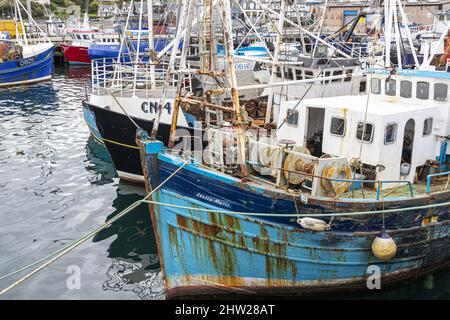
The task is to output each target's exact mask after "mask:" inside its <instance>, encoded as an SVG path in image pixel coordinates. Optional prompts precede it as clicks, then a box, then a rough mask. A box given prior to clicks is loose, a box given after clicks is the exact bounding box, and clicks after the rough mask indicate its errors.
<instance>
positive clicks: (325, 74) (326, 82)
mask: <svg viewBox="0 0 450 320" xmlns="http://www.w3.org/2000/svg"><path fill="white" fill-rule="evenodd" d="M330 75H331V71H325V73H324V74H323V77H324V78H327V77H329V76H330ZM322 83H325V84H328V83H330V80H324V81H322Z"/></svg>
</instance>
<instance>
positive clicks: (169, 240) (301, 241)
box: [142, 141, 450, 297]
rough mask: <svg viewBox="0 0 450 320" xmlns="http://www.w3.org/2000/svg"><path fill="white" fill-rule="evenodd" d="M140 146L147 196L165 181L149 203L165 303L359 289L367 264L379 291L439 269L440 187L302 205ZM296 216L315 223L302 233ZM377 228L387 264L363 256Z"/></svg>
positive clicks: (445, 239)
mask: <svg viewBox="0 0 450 320" xmlns="http://www.w3.org/2000/svg"><path fill="white" fill-rule="evenodd" d="M142 150H144V151H145V157H144V158H143V159H144V163H143V165H144V172H145V173H146V177H147V179H148V180H147V183H148V190H155V189H156V187H157V186H158V185H159V184H161V183H162V182H163V181H165V180H166V179H168V178H169V177H170V176H171V175H173V176H172V177H171V178H170V180H168V181H167V182H166V183H165V184H164V186H163V187H162V188H160V189H158V190H157V191H156V192H155V193H153V202H151V204H152V210H151V214H152V218H153V223H154V230H155V233H156V234H157V241H158V246H159V252H160V255H161V262H162V263H161V265H162V268H163V271H164V273H165V281H166V290H167V292H166V294H167V295H168V297H176V296H186V295H208V294H221V293H222V294H255V293H259V294H276V293H279V294H304V293H308V292H318V291H333V290H343V289H355V288H359V289H361V288H367V279H368V277H369V276H370V275H371V271H370V270H373V269H371V266H375V267H378V268H379V271H380V276H381V279H380V281H381V284H382V285H383V286H384V285H387V284H389V283H391V282H396V281H400V280H404V279H407V278H412V277H417V276H420V275H422V274H425V273H428V272H431V271H433V270H435V269H438V268H442V267H444V266H447V265H448V264H449V258H450V254H449V250H448V248H449V245H450V241H449V231H450V230H449V229H450V227H449V226H450V214H449V210H448V209H449V200H450V194H449V192H448V191H445V192H436V193H431V194H428V195H418V196H416V197H414V198H408V197H406V198H403V199H399V198H393V199H379V200H376V199H361V198H360V199H354V198H351V199H350V198H347V199H346V198H342V199H339V200H334V199H330V198H328V199H327V198H325V197H317V198H315V199H314V198H311V197H309V198H308V203H307V204H305V203H304V202H302V201H301V199H300V196H299V195H297V196H294V195H292V193H289V192H283V191H282V190H277V189H275V188H274V189H272V190H271V189H269V188H267V186H264V185H258V183H246V184H243V183H242V181H241V179H239V178H233V177H230V176H229V175H225V174H223V173H220V172H217V171H215V170H212V169H209V168H204V167H202V166H201V164H198V163H195V162H192V163H191V162H190V161H189V162H190V163H188V164H187V165H186V164H185V163H186V161H184V160H183V159H180V158H179V157H176V156H173V155H170V154H168V153H166V152H165V151H164V150H163V147H162V144H161V143H160V142H155V141H144V142H143V149H142ZM180 168H182V169H180ZM178 170H179V171H178ZM446 174H447V175H448V174H449V173H448V172H446ZM297 197H298V198H297ZM239 209H240V210H239ZM251 209H253V210H251ZM261 215H262V216H261ZM305 217H312V218H315V219H321V220H320V221H322V222H318V221H319V220H318V221H315V220H312V223H311V226H314V224H317V225H318V226H319V228H320V226H325V227H324V228H322V229H320V230H314V227H311V228H308V226H307V225H304V223H306V224H307V223H309V222H310V220H309V219H308V218H305ZM303 219H304V220H305V221H303ZM383 230H387V232H388V233H389V236H390V237H392V238H388V240H391V239H394V241H395V246H396V254H395V257H393V258H391V259H390V260H387V261H385V260H382V259H380V258H377V257H376V256H375V255H374V253H373V245H374V241H375V239H379V237H380V234H383ZM381 238H383V237H381Z"/></svg>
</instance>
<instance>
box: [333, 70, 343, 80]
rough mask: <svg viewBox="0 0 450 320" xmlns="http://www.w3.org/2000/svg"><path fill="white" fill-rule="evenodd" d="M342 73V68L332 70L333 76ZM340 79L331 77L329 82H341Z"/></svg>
mask: <svg viewBox="0 0 450 320" xmlns="http://www.w3.org/2000/svg"><path fill="white" fill-rule="evenodd" d="M342 74H343V72H342V70H337V71H334V72H333V76H341V75H342ZM341 80H342V79H333V80H331V82H341Z"/></svg>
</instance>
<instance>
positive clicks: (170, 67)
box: [150, 1, 189, 140]
mask: <svg viewBox="0 0 450 320" xmlns="http://www.w3.org/2000/svg"><path fill="white" fill-rule="evenodd" d="M178 5H181V4H180V1H179V2H178ZM188 7H189V6H188V4H187V3H186V1H184V2H183V4H182V9H183V10H182V14H181V15H180V16H179V17H180V21H178V22H177V25H178V28H177V32H176V36H175V39H174V40H175V41H174V44H173V46H172V53H171V55H170V60H169V65H168V67H167V72H166V76H165V79H164V87H163V89H162V92H161V99H160V100H159V104H158V112H157V114H156V118H155V122H153V128H152V132H151V135H150V139H152V140H155V139H156V134H157V133H158V128H159V123H160V121H161V114H162V110H163V107H164V104H165V103H166V93H167V87H168V86H169V83H170V82H171V81H170V80H171V77H172V76H173V73H174V65H175V59H176V56H177V52H178V47H179V46H180V40H181V34H182V33H183V31H185V30H184V22H185V20H186V19H185V18H186V17H187V11H188Z"/></svg>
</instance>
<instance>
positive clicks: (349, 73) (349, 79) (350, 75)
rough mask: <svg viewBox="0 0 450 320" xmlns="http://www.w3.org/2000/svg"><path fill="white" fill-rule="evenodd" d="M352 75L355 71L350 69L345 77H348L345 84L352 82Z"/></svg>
mask: <svg viewBox="0 0 450 320" xmlns="http://www.w3.org/2000/svg"><path fill="white" fill-rule="evenodd" d="M352 74H353V70H352V69H348V70H346V71H345V75H346V77H345V78H344V82H349V81H351V80H352Z"/></svg>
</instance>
